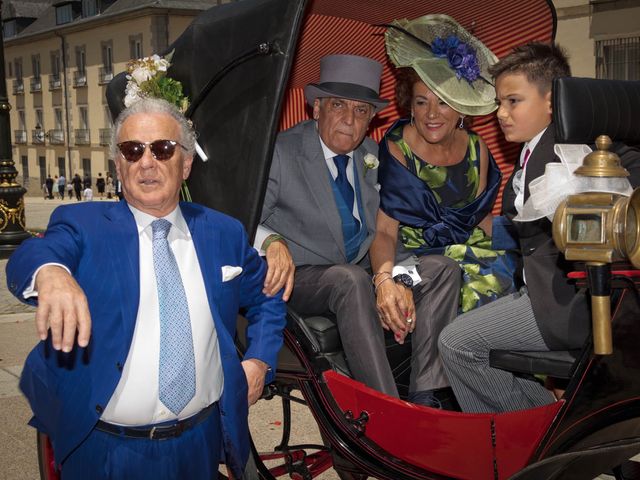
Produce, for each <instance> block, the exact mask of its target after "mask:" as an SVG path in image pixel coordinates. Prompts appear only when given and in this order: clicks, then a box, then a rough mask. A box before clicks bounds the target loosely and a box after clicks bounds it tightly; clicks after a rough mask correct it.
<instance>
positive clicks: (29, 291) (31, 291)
mask: <svg viewBox="0 0 640 480" xmlns="http://www.w3.org/2000/svg"><path fill="white" fill-rule="evenodd" d="M49 265H55V266H57V267H61V268H64V269H65V270H66V271H67V273H68V274H69V275H71V270H69V269H68V268H67V267H66V266H65V265H62V264H61V263H45V264H44V265H40V266H39V267H38V269H37V270H36V271H35V272H34V273H33V276H32V277H31V283H30V284H29V286H28V287H27V288H25V289H24V291H23V292H22V297H23V298H24V299H25V300H26V299H27V298H31V297H37V296H38V291H37V290H36V289H35V286H36V277H37V276H38V273H39V272H40V270H42V269H43V268H44V267H47V266H49Z"/></svg>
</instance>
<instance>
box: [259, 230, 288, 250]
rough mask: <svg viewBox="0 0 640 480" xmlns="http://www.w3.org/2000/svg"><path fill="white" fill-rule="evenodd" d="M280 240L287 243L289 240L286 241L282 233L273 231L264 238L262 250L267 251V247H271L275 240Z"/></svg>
mask: <svg viewBox="0 0 640 480" xmlns="http://www.w3.org/2000/svg"><path fill="white" fill-rule="evenodd" d="M280 241H281V242H282V243H284V244H285V245H286V244H287V242H285V240H284V237H283V236H282V235H280V234H278V233H272V234H271V235H269V236H268V237H267V238H266V239H265V240H264V242H262V250H263V251H264V252H266V251H267V248H269V245H271V244H272V243H273V242H280Z"/></svg>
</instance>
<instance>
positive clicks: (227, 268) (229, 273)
mask: <svg viewBox="0 0 640 480" xmlns="http://www.w3.org/2000/svg"><path fill="white" fill-rule="evenodd" d="M241 273H242V267H232V266H231V265H224V266H223V267H222V281H223V282H228V281H229V280H233V279H234V278H236V277H237V276H238V275H240V274H241Z"/></svg>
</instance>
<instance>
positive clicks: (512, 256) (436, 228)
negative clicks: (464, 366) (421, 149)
mask: <svg viewBox="0 0 640 480" xmlns="http://www.w3.org/2000/svg"><path fill="white" fill-rule="evenodd" d="M407 123H408V120H406V119H404V120H399V121H398V122H396V123H395V124H394V125H393V126H392V127H391V128H390V129H389V131H388V132H387V133H386V134H385V137H384V138H383V139H382V141H381V143H380V170H379V174H378V178H379V181H380V186H381V188H380V208H382V210H383V211H384V212H385V213H386V214H387V215H389V216H390V217H392V218H394V219H396V220H398V221H399V222H400V228H399V233H398V240H399V241H398V255H397V260H402V259H403V258H406V257H409V256H410V255H411V254H413V255H416V256H420V255H434V254H435V255H445V256H447V257H449V258H452V259H453V260H455V261H457V262H458V264H459V265H460V268H461V269H462V274H463V286H462V291H461V295H460V311H461V312H467V311H469V310H471V309H473V308H475V307H478V306H480V305H484V304H485V303H488V302H490V301H492V300H495V299H496V298H498V297H501V296H502V295H505V294H507V293H510V292H513V291H515V290H516V288H515V284H514V271H515V268H516V265H517V253H516V252H515V251H514V252H512V251H505V250H493V249H492V248H491V243H492V239H491V237H490V236H488V235H487V234H485V232H484V231H483V230H482V229H481V228H480V227H478V226H477V225H478V223H479V222H480V221H481V220H482V219H483V218H484V217H485V216H486V215H487V214H488V213H490V212H491V210H492V208H493V204H494V202H495V199H496V196H497V195H498V190H499V188H500V180H501V177H502V176H501V173H500V169H499V168H498V166H497V164H496V162H495V160H494V158H493V157H492V156H491V153H489V168H488V175H487V186H486V188H485V190H484V191H483V192H482V193H481V194H480V195H477V193H478V186H479V182H480V137H479V136H478V135H477V134H475V133H473V132H469V146H468V148H467V152H466V154H465V157H464V158H463V159H462V161H461V162H459V163H457V164H455V165H450V166H437V165H431V164H430V163H428V162H427V161H426V160H424V159H421V158H420V157H418V156H417V155H416V154H415V153H414V152H413V151H412V150H411V149H410V148H409V146H408V145H407V143H406V142H405V141H404V139H403V138H402V131H403V128H404V126H405V125H406V124H407ZM390 142H393V143H395V144H396V145H397V146H398V148H399V149H400V151H401V152H402V153H403V155H404V158H405V160H406V163H407V166H406V167H405V166H404V165H402V164H401V163H400V162H399V161H398V160H397V159H396V158H394V157H393V155H391V154H390V153H389V149H388V145H389V143H390Z"/></svg>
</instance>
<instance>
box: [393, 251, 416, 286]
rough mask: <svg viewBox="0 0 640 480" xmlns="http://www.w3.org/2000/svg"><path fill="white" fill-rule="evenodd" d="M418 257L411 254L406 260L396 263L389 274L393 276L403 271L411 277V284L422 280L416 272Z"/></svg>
mask: <svg viewBox="0 0 640 480" xmlns="http://www.w3.org/2000/svg"><path fill="white" fill-rule="evenodd" d="M417 265H418V259H417V258H415V257H413V256H411V257H409V258H407V259H406V260H403V261H402V262H400V263H399V264H398V265H395V266H394V267H393V270H391V275H392V276H393V277H395V276H396V275H400V274H401V273H405V274H407V275H409V276H410V277H411V280H413V284H414V285H417V284H419V283H420V282H421V281H422V277H421V276H420V275H419V274H418V269H417Z"/></svg>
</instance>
